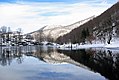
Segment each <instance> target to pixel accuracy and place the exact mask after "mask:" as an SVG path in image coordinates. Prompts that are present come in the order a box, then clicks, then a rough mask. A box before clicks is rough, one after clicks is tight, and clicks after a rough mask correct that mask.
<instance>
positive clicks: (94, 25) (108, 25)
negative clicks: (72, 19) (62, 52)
mask: <svg viewBox="0 0 119 80" xmlns="http://www.w3.org/2000/svg"><path fill="white" fill-rule="evenodd" d="M118 38H119V2H117V3H116V4H114V5H113V6H112V7H111V8H109V9H108V10H106V11H105V12H103V13H102V14H101V15H99V16H97V17H95V18H93V19H92V20H90V21H88V22H87V23H85V24H83V25H81V26H79V27H77V28H75V29H73V30H72V31H71V32H70V33H68V34H65V35H64V36H60V37H59V38H58V39H57V41H56V42H57V43H60V44H61V43H68V42H72V43H82V44H85V43H93V42H95V43H97V42H101V43H108V44H110V42H111V41H112V40H116V39H118Z"/></svg>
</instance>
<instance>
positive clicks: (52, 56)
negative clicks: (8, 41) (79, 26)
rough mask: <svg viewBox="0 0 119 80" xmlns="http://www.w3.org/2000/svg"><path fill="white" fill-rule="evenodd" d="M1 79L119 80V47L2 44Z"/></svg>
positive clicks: (0, 52)
mask: <svg viewBox="0 0 119 80" xmlns="http://www.w3.org/2000/svg"><path fill="white" fill-rule="evenodd" d="M0 80H119V50H118V49H103V48H92V49H80V50H72V51H67V50H66V51H65V50H57V49H55V48H48V47H46V46H24V47H23V46H22V47H15V46H14V47H7V48H3V47H1V48H0Z"/></svg>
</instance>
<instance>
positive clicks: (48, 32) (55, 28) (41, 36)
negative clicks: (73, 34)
mask: <svg viewBox="0 0 119 80" xmlns="http://www.w3.org/2000/svg"><path fill="white" fill-rule="evenodd" d="M93 18H94V16H91V17H89V18H86V19H84V20H81V21H78V22H75V23H73V24H70V25H67V26H61V25H51V26H44V27H42V28H41V29H39V30H37V31H34V32H31V33H29V34H30V35H32V36H33V37H34V39H35V40H37V41H39V42H41V41H50V42H52V41H56V40H57V38H58V37H60V36H63V35H64V34H67V33H69V32H70V31H71V30H73V29H74V28H77V27H79V26H80V25H82V24H84V23H86V22H87V21H89V20H91V19H93Z"/></svg>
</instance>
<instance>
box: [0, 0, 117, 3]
mask: <svg viewBox="0 0 119 80" xmlns="http://www.w3.org/2000/svg"><path fill="white" fill-rule="evenodd" d="M17 1H22V2H66V3H70V2H82V1H93V0H0V2H13V3H14V2H17ZM96 1H97V0H96ZM98 1H101V0H98ZM102 1H107V2H108V3H114V2H116V1H117V0H102Z"/></svg>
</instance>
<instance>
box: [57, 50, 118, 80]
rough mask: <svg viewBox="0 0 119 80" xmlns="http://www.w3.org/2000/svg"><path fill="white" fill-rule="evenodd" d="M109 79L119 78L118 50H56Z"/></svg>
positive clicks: (116, 79)
mask: <svg viewBox="0 0 119 80" xmlns="http://www.w3.org/2000/svg"><path fill="white" fill-rule="evenodd" d="M58 52H61V53H64V54H65V55H67V56H70V58H71V59H73V60H74V61H77V62H79V63H81V64H84V65H85V66H88V67H89V68H90V69H91V70H92V71H94V72H98V73H100V74H101V75H103V76H105V77H106V78H107V79H109V80H118V79H119V51H118V52H116V53H113V52H112V51H111V50H104V49H87V50H85V49H82V50H77V51H58Z"/></svg>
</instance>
